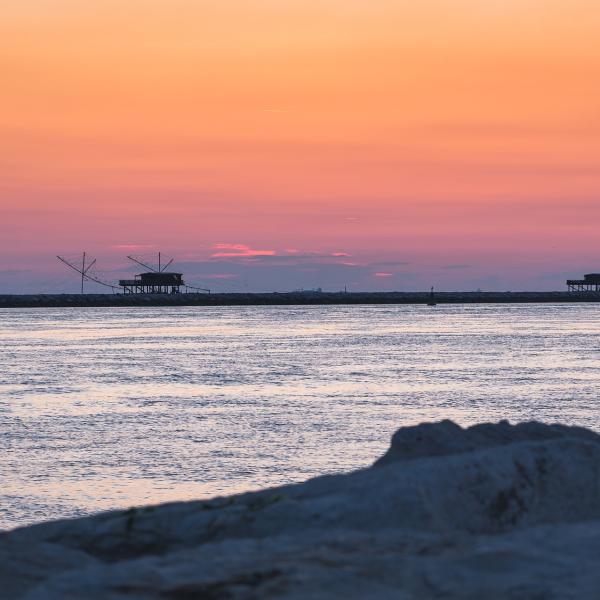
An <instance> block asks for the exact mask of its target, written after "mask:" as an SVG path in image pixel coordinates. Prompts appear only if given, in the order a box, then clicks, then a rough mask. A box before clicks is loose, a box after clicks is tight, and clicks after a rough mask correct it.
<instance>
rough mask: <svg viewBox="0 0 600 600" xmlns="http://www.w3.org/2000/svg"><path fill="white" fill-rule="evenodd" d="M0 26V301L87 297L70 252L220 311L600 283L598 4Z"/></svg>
mask: <svg viewBox="0 0 600 600" xmlns="http://www.w3.org/2000/svg"><path fill="white" fill-rule="evenodd" d="M0 10H1V13H2V18H1V19H0V75H1V81H2V87H1V89H0V293H23V292H61V291H75V290H77V289H78V288H77V286H78V281H77V275H76V274H75V273H69V272H68V269H67V268H66V267H65V266H64V265H62V264H61V263H59V261H58V260H57V259H56V255H57V254H59V255H63V256H66V257H67V258H69V259H72V260H78V259H77V256H80V255H81V252H83V251H86V252H87V253H88V254H89V255H90V256H93V257H95V258H96V259H97V266H98V271H97V273H98V275H99V276H101V277H102V278H104V279H106V280H111V281H112V280H114V279H117V278H118V277H119V276H122V275H123V274H124V273H127V272H129V273H131V272H134V271H135V270H136V269H135V268H134V266H133V263H131V262H130V261H128V260H127V258H126V256H127V255H134V256H138V257H142V258H143V259H144V260H149V261H152V260H155V258H153V255H154V254H155V253H156V252H158V251H162V252H163V253H165V254H166V255H168V256H172V257H174V258H175V259H176V262H175V263H174V267H177V269H178V270H181V271H182V272H183V273H184V275H185V278H186V279H187V280H188V281H189V282H190V283H192V284H195V285H200V286H206V287H210V288H212V289H214V290H215V291H217V290H221V291H236V290H239V291H244V290H248V291H283V290H291V289H299V288H303V289H310V288H316V287H321V288H323V289H325V290H338V289H343V287H344V286H347V287H348V289H350V290H424V289H428V288H429V286H431V285H434V286H436V288H437V289H440V290H442V289H444V290H471V289H484V290H524V289H529V290H544V289H565V283H564V281H565V279H566V278H567V277H578V276H580V275H581V274H583V273H586V272H593V271H600V244H599V237H598V223H599V222H600V78H599V77H598V74H599V73H600V44H598V39H600V10H599V9H598V4H597V0H518V1H517V0H419V1H418V2H413V1H408V0H406V1H404V0H377V1H376V2H368V1H366V0H361V1H358V0H219V1H216V0H212V1H205V0H86V1H85V2H82V1H81V0H19V2H9V1H5V2H2V3H1V7H0ZM88 289H89V290H90V291H95V290H96V287H95V286H89V288H88Z"/></svg>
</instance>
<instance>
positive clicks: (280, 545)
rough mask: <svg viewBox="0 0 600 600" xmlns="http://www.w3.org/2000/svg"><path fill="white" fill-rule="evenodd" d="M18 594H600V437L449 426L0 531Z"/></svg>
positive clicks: (171, 598) (3, 588)
mask: <svg viewBox="0 0 600 600" xmlns="http://www.w3.org/2000/svg"><path fill="white" fill-rule="evenodd" d="M0 556H1V560H0V595H1V597H2V598H7V599H8V598H10V599H14V600H19V599H27V600H53V599H54V600H71V599H72V600H81V599H82V598H85V599H86V600H95V599H105V598H110V599H115V600H117V599H118V600H124V599H153V600H154V599H156V600H159V599H166V600H190V599H201V600H214V599H221V598H223V599H251V598H252V599H257V598H289V599H292V598H293V599H306V598H324V599H327V598H390V599H391V598H394V599H397V600H398V599H399V600H408V599H428V598H444V599H448V598H451V599H452V598H469V599H473V600H476V599H477V600H479V599H482V598H485V599H486V600H492V599H500V598H506V599H509V598H510V599H513V600H514V599H522V600H525V599H530V600H534V599H540V600H541V599H546V598H548V599H550V598H561V599H564V598H577V599H582V598H598V597H600V436H599V435H597V434H595V433H593V432H591V431H588V430H585V429H580V428H574V427H565V426H561V425H551V426H550V425H543V424H541V423H523V424H520V425H515V426H512V425H509V424H508V423H506V422H501V423H498V424H484V425H477V426H475V427H471V428H469V429H462V428H460V427H459V426H457V425H455V424H454V423H452V422H450V421H443V422H441V423H434V424H425V425H420V426H418V427H409V428H403V429H400V430H399V431H398V432H397V433H396V434H395V435H394V437H393V439H392V444H391V447H390V449H389V451H388V452H387V453H386V454H385V455H384V456H383V457H382V458H381V459H379V460H378V461H377V462H376V463H375V465H373V466H372V467H370V468H367V469H363V470H360V471H356V472H353V473H350V474H345V475H335V476H324V477H319V478H317V479H313V480H310V481H307V482H306V483H303V484H298V485H290V486H285V487H280V488H276V489H269V490H265V491H262V492H258V493H248V494H242V495H237V496H231V497H227V498H217V499H213V500H208V501H195V502H187V503H174V504H166V505H161V506H153V507H146V508H137V509H130V510H126V511H115V512H109V513H104V514H100V515H95V516H91V517H87V518H82V519H75V520H70V521H60V522H52V523H44V524H40V525H36V526H32V527H27V528H23V529H19V530H15V531H11V532H7V533H3V534H2V535H1V536H0Z"/></svg>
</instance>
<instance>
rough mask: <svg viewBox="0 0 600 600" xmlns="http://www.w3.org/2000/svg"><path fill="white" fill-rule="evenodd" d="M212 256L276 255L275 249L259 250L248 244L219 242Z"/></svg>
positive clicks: (245, 256)
mask: <svg viewBox="0 0 600 600" xmlns="http://www.w3.org/2000/svg"><path fill="white" fill-rule="evenodd" d="M213 250H217V252H213V253H212V254H211V255H210V256H211V258H253V257H256V256H275V254H276V252H275V250H258V249H256V248H251V247H250V246H248V245H246V244H225V243H219V244H214V245H213Z"/></svg>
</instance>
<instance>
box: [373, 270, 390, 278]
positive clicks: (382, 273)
mask: <svg viewBox="0 0 600 600" xmlns="http://www.w3.org/2000/svg"><path fill="white" fill-rule="evenodd" d="M373 275H374V276H375V277H393V276H394V274H393V273H386V272H385V271H377V273H373Z"/></svg>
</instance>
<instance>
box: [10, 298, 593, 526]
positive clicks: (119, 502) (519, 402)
mask: <svg viewBox="0 0 600 600" xmlns="http://www.w3.org/2000/svg"><path fill="white" fill-rule="evenodd" d="M599 390H600V305H599V304H521V305H519V304H508V305H507V304H504V305H491V304H488V305H438V306H437V307H435V308H433V307H427V306H408V305H403V306H397V305H378V306H372V305H358V306H283V307H282V306H250V307H155V308H152V307H143V308H114V307H111V308H55V309H47V308H43V309H3V310H0V427H1V428H0V481H1V482H2V485H1V486H0V528H2V529H9V528H14V527H18V526H22V525H27V524H31V523H38V522H42V521H47V520H50V519H60V518H70V517H76V516H80V515H86V514H90V513H95V512H98V511H101V510H107V509H122V508H128V507H131V506H138V505H144V504H149V503H161V502H170V501H176V500H190V499H198V498H209V497H214V496H218V495H223V494H232V493H238V492H244V491H248V490H256V489H262V488H265V487H270V486H276V485H281V484H286V483H290V482H297V481H303V480H305V479H307V478H310V477H314V476H317V475H322V474H326V473H339V472H344V471H350V470H353V469H357V468H361V467H366V466H368V465H370V464H371V463H372V462H373V461H374V460H375V459H376V458H377V457H379V456H380V455H381V454H383V453H384V452H385V450H386V448H387V447H388V445H389V441H390V437H391V435H392V434H393V432H394V431H395V430H396V429H398V428H399V427H403V426H408V425H415V424H417V423H421V422H424V421H438V420H441V419H452V420H453V421H455V422H456V423H458V424H460V425H462V426H468V425H472V424H474V423H480V422H485V421H498V420H501V419H508V420H509V421H511V422H513V423H516V422H519V421H528V420H532V419H536V420H540V421H544V422H550V423H551V422H561V423H568V424H576V425H582V426H586V427H590V428H592V429H595V430H597V431H600V410H599V396H600V394H599Z"/></svg>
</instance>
